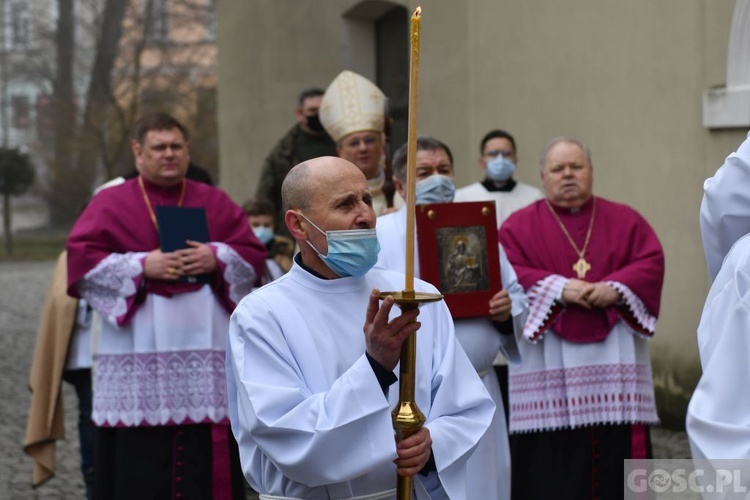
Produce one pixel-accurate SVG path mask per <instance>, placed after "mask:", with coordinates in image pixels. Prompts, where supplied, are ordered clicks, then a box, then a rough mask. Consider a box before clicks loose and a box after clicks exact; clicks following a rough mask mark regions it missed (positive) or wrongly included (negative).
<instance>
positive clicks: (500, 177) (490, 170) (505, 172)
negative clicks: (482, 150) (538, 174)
mask: <svg viewBox="0 0 750 500" xmlns="http://www.w3.org/2000/svg"><path fill="white" fill-rule="evenodd" d="M515 171H516V164H515V163H513V160H511V159H510V158H505V157H504V156H503V155H500V154H499V155H497V156H496V157H495V158H490V159H489V160H487V177H489V178H490V179H492V180H493V181H507V180H508V179H510V178H511V177H513V173H514V172H515Z"/></svg>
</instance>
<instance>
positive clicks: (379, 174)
mask: <svg viewBox="0 0 750 500" xmlns="http://www.w3.org/2000/svg"><path fill="white" fill-rule="evenodd" d="M385 99H386V97H385V94H383V92H382V91H381V90H380V89H379V88H378V87H377V86H376V85H375V84H374V83H372V82H371V81H369V80H368V79H367V78H365V77H363V76H361V75H358V74H357V73H354V72H352V71H342V72H341V73H339V75H338V76H337V77H336V78H335V79H334V80H333V81H332V82H331V84H330V85H329V86H328V88H327V89H326V92H325V94H324V95H323V101H322V102H321V103H320V122H321V123H322V124H323V127H324V128H325V130H326V132H328V134H329V135H330V136H331V137H332V138H333V140H334V141H336V153H337V154H338V156H339V157H341V158H343V159H345V160H347V161H350V162H352V163H354V164H355V165H356V166H357V167H358V168H359V169H360V170H361V171H362V173H363V174H365V178H366V179H367V187H368V188H369V189H370V192H371V193H372V207H373V209H374V210H375V214H376V215H381V214H383V213H384V210H385V209H386V206H387V204H386V198H385V193H384V192H383V186H384V185H385V173H384V168H383V160H384V151H385V149H384V148H385V137H384V134H383V132H384V130H385ZM402 204H403V199H402V198H401V197H400V196H399V195H398V194H395V195H394V197H393V205H394V208H395V209H398V208H399V207H400V206H401V205H402Z"/></svg>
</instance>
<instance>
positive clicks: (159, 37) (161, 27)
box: [144, 0, 169, 42]
mask: <svg viewBox="0 0 750 500" xmlns="http://www.w3.org/2000/svg"><path fill="white" fill-rule="evenodd" d="M144 16H145V24H146V39H147V40H149V41H152V42H162V41H164V40H166V39H167V36H168V35H169V12H168V9H167V0H146V12H145V13H144Z"/></svg>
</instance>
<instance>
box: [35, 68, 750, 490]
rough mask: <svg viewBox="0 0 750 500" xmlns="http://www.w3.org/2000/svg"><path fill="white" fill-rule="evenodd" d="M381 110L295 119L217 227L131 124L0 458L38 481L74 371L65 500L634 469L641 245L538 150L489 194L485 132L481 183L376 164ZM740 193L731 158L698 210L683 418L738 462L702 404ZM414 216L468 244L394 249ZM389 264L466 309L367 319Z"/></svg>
mask: <svg viewBox="0 0 750 500" xmlns="http://www.w3.org/2000/svg"><path fill="white" fill-rule="evenodd" d="M386 100H387V98H386V96H385V95H384V94H383V92H382V91H381V90H380V89H379V88H378V87H377V86H376V85H375V84H373V83H372V82H370V81H369V80H367V79H366V78H364V77H362V76H361V75H358V74H356V73H353V72H351V71H343V72H342V73H341V74H339V75H338V76H337V77H336V78H335V79H334V80H333V81H332V82H331V83H330V85H328V87H327V88H326V89H325V90H323V89H316V88H311V89H308V90H305V91H303V92H302V93H301V95H300V96H299V99H298V102H297V106H296V117H297V122H296V124H295V125H294V126H293V127H292V128H291V129H290V130H289V132H288V133H286V134H285V135H284V137H283V138H282V139H281V140H280V141H279V142H278V144H276V145H275V146H274V148H273V149H272V150H271V152H270V153H269V155H268V157H267V159H266V161H265V163H264V165H263V168H262V171H261V178H260V180H259V183H258V186H257V190H256V192H255V197H254V199H252V200H249V201H248V202H247V203H245V205H244V206H243V207H240V206H239V205H237V204H236V203H234V202H233V201H232V200H231V199H230V198H229V196H227V195H226V194H225V193H224V192H223V191H221V190H220V189H218V188H216V187H214V186H212V185H210V183H206V182H201V181H200V180H195V179H194V178H193V176H192V175H190V171H189V169H188V165H189V162H190V153H189V151H190V148H189V144H190V143H189V140H190V137H189V131H188V130H187V129H186V128H185V127H184V126H183V125H182V124H181V123H180V122H179V121H178V120H176V119H175V118H174V117H172V116H171V115H169V114H165V113H154V114H150V115H146V116H143V117H142V118H141V119H140V120H139V122H138V124H137V126H136V129H135V131H134V134H133V139H132V150H133V155H134V158H135V167H136V169H137V175H134V176H132V177H131V178H128V179H120V180H118V181H117V182H114V183H108V186H107V187H106V188H104V189H100V190H98V191H97V192H96V194H95V195H94V196H92V198H91V200H90V201H89V203H88V204H87V206H86V207H85V209H84V210H83V212H82V213H81V215H80V217H79V219H78V220H77V222H76V224H75V226H74V227H73V229H72V231H71V233H70V236H69V238H68V241H67V251H66V252H65V253H64V254H63V255H62V256H61V258H60V259H59V261H58V265H57V267H56V271H55V277H54V279H53V281H52V283H51V285H50V291H49V294H48V297H47V302H46V304H45V310H44V314H43V320H42V324H41V325H40V330H39V338H38V342H37V350H36V353H35V359H34V365H33V367H32V377H31V387H32V391H33V397H32V406H31V411H30V415H29V423H28V428H27V435H26V439H25V443H24V446H25V451H26V452H27V453H28V454H29V455H30V456H32V458H33V459H34V462H35V469H34V483H35V484H41V483H42V482H44V481H46V480H47V479H49V478H50V477H52V475H53V474H54V452H55V440H56V439H59V438H61V437H62V434H61V426H62V422H61V419H62V413H61V411H60V408H61V406H60V405H61V400H60V398H61V394H60V380H62V379H63V378H65V380H72V377H73V374H75V373H78V374H80V370H81V369H84V370H86V371H85V372H83V373H84V374H85V375H84V377H83V378H88V388H87V389H86V388H85V386H84V385H82V386H81V387H83V389H81V391H80V392H79V398H80V399H81V401H85V394H86V391H88V395H89V396H88V406H87V405H85V404H81V406H80V411H81V421H82V427H81V429H82V430H81V452H82V466H81V468H82V472H83V474H84V478H85V480H86V485H87V497H88V498H96V499H106V500H110V499H132V498H154V499H162V498H181V499H208V498H213V499H243V498H245V496H246V495H247V488H248V485H249V487H250V488H252V489H253V490H254V491H256V492H257V493H258V494H259V495H260V498H261V499H268V500H270V499H329V498H330V499H370V500H374V499H390V498H396V495H397V478H398V477H407V478H411V479H410V482H408V483H406V484H409V487H410V488H412V491H411V492H410V493H409V494H410V495H413V498H416V499H418V500H426V499H448V498H450V499H479V498H481V499H509V498H514V499H517V500H518V499H520V500H523V499H549V498H571V499H584V498H591V499H594V498H603V499H610V498H621V497H622V496H623V491H624V488H623V485H624V478H623V460H625V459H646V458H651V457H652V451H651V442H650V435H649V427H650V426H653V425H656V424H658V423H659V418H658V415H657V412H656V405H655V398H654V387H653V382H652V373H651V364H650V359H649V351H648V343H649V339H650V338H651V337H652V336H653V335H654V333H655V327H656V322H657V318H658V314H659V307H660V299H661V291H662V283H663V279H664V253H663V250H662V247H661V244H660V243H659V240H658V238H657V236H656V234H655V232H654V230H653V229H652V228H651V226H650V225H649V223H648V222H647V221H646V220H645V219H644V218H643V217H642V216H641V215H640V214H639V213H638V212H637V211H636V210H634V209H633V208H631V207H629V206H627V205H624V204H622V203H618V202H616V201H612V200H608V199H605V198H602V197H599V196H596V195H594V193H593V178H594V169H593V163H592V157H591V152H590V150H589V148H588V147H587V146H586V145H585V144H584V143H583V142H582V141H581V140H579V139H577V138H573V137H557V138H553V139H551V140H550V141H549V143H548V144H547V145H546V146H545V147H544V149H543V151H542V153H541V155H540V159H539V164H538V168H539V175H540V180H541V185H542V188H543V190H541V191H540V190H538V189H536V188H534V187H532V186H529V185H526V184H524V183H521V182H519V181H517V180H515V178H514V174H515V171H516V168H517V164H518V156H517V147H516V141H515V139H514V137H513V136H512V135H511V134H510V133H508V132H507V131H505V130H500V129H495V130H491V131H489V132H488V133H486V134H485V136H484V137H483V138H482V139H481V141H479V144H478V146H479V148H478V149H479V151H478V157H479V160H478V167H475V168H477V169H478V171H479V169H481V173H482V177H483V178H482V180H481V181H479V182H476V183H473V184H470V185H468V186H465V187H462V188H460V189H456V186H455V173H456V171H455V168H456V165H455V164H454V158H453V153H452V151H451V148H450V146H449V142H450V141H449V140H446V138H436V137H428V136H420V137H418V138H417V140H416V147H415V149H416V154H415V156H414V158H409V151H408V147H407V145H406V144H404V145H402V146H401V147H399V148H397V149H396V151H395V152H394V154H392V155H391V154H390V151H387V148H386V145H387V140H386V137H385V133H386V131H387V130H386V129H387V127H388V117H387V116H386V114H385V113H384V109H386V108H387V106H386ZM410 162H411V163H413V166H414V172H413V175H414V177H415V185H414V191H413V193H407V191H408V187H409V182H408V178H409V175H412V173H409V172H407V170H408V168H407V167H408V166H410ZM527 168H533V167H531V166H530V165H529V166H527ZM744 182H748V183H750V139H749V140H748V141H746V142H745V143H744V144H743V145H742V146H741V147H740V149H739V150H738V151H737V153H736V154H734V155H732V156H730V157H729V158H728V159H727V162H726V164H725V165H724V166H723V167H722V168H721V169H720V170H719V172H718V173H717V175H716V176H715V177H714V178H713V179H709V180H708V181H707V182H706V186H705V190H706V194H705V197H704V201H703V205H702V207H701V227H702V232H703V239H704V246H705V249H706V255H707V261H708V265H709V269H710V272H711V276H712V279H713V280H714V285H713V287H712V288H711V292H710V294H709V297H708V301H707V304H706V311H704V315H703V317H702V319H701V324H700V327H699V330H698V341H699V346H700V350H701V359H702V363H703V369H704V375H703V378H702V379H701V382H700V384H699V386H698V389H697V390H696V393H695V395H694V397H693V400H692V402H691V404H690V408H689V415H688V430H689V432H690V438H691V445H692V450H693V454H694V455H695V456H698V457H705V458H744V457H749V456H750V451H749V450H750V439H747V437H746V432H747V431H746V429H748V428H750V422H748V420H749V419H750V398H743V397H739V398H738V397H737V394H736V393H735V392H730V391H726V390H722V386H731V385H732V383H733V382H734V383H736V380H737V379H743V377H744V379H747V378H749V377H750V371H748V368H747V366H748V364H747V363H744V362H743V361H745V359H744V358H745V356H744V354H745V353H746V352H747V346H750V343H748V342H747V341H746V340H744V339H745V337H746V336H745V335H744V330H743V326H744V325H747V324H748V322H747V321H748V320H747V311H748V310H750V309H748V308H747V307H743V306H744V299H745V297H746V296H747V295H748V294H747V293H744V292H745V291H747V290H750V271H748V270H747V269H748V265H750V264H748V262H749V259H750V257H748V256H749V255H750V240H747V239H746V238H745V235H746V234H747V233H748V232H750V217H749V216H750V194H748V193H750V190H747V189H743V187H744ZM412 196H413V197H414V203H415V204H416V208H417V210H422V209H423V208H424V207H429V206H430V205H431V206H433V207H442V206H443V205H444V204H449V203H452V204H454V205H450V210H451V211H455V213H463V212H462V211H463V210H464V207H467V206H469V205H471V204H472V203H476V202H482V203H489V204H490V206H491V207H492V209H491V210H490V211H489V212H484V215H487V214H488V213H489V216H490V217H492V219H490V220H489V222H484V223H482V222H481V221H479V222H478V221H477V220H474V219H472V220H467V221H466V222H465V223H462V224H460V225H458V226H456V225H455V224H454V225H453V226H451V227H448V226H445V227H443V228H441V229H437V230H435V231H436V234H435V235H433V236H435V237H433V238H427V239H424V238H422V237H420V234H421V235H424V234H426V229H424V228H423V230H422V231H420V229H419V227H417V228H413V227H412V226H411V225H409V223H408V222H409V221H408V219H409V214H408V210H407V205H408V204H407V203H406V201H405V200H407V199H409V198H410V197H412ZM466 213H468V212H466ZM482 224H484V225H482ZM487 227H489V228H490V229H489V230H488V231H487V230H485V228H487ZM409 230H411V231H413V234H407V232H408V231H409ZM175 240H176V246H175ZM409 241H412V242H413V243H414V247H415V248H416V250H415V251H414V254H416V255H418V256H419V257H418V258H417V259H416V262H415V263H414V266H413V269H412V270H411V272H413V274H414V275H415V280H414V290H415V291H416V292H426V293H433V294H440V293H443V294H444V295H449V294H455V295H460V294H461V293H474V294H475V295H471V297H479V298H476V299H471V300H474V301H479V302H477V303H475V304H472V308H471V311H473V312H471V313H468V312H467V310H464V309H463V308H465V307H466V304H467V301H466V300H463V301H461V300H452V301H448V300H444V301H435V302H430V303H425V304H422V305H421V306H420V307H418V308H413V307H404V308H403V309H402V308H401V307H400V304H398V303H396V301H395V300H394V298H393V297H392V296H389V295H387V294H385V295H382V296H381V293H380V292H381V291H398V290H401V289H403V288H404V282H405V281H404V280H405V273H408V272H410V269H409V267H410V266H409V265H408V263H407V255H409V253H408V251H407V246H408V243H409ZM435 242H437V243H435ZM170 245H171V246H170ZM430 245H432V246H434V247H435V248H428V246H430ZM420 246H421V248H420ZM495 247H497V248H495ZM430 252H433V253H434V254H435V258H434V259H428V260H423V258H422V256H423V255H429V254H430ZM488 256H495V257H488ZM488 258H494V259H497V260H498V261H499V262H497V263H495V262H493V263H491V264H492V265H489V263H488V262H487V261H488ZM433 261H434V262H437V263H438V264H437V269H438V270H437V272H436V273H435V272H431V271H430V270H429V269H428V267H429V266H432V265H433V264H434V262H433ZM722 262H723V265H722ZM441 266H442V267H441ZM489 269H493V270H498V269H499V277H498V279H497V280H493V279H489V278H487V274H488V272H489V271H488V270H489ZM441 273H442V274H441ZM435 275H437V276H438V278H435ZM420 278H425V279H420ZM428 278H429V279H428ZM488 282H489V283H497V286H496V287H495V288H494V289H490V288H488V284H487V283H488ZM745 285H748V286H747V288H745ZM451 298H453V297H451ZM446 299H447V298H446ZM476 311H479V312H478V313H477V312H476ZM417 332H418V333H417ZM415 334H416V339H417V340H416V349H415V353H414V356H415V360H416V363H415V366H416V368H415V370H416V372H415V387H414V391H413V392H414V394H413V398H414V402H415V403H416V405H417V406H418V408H419V409H420V411H421V412H422V413H423V414H424V424H423V425H422V426H421V427H420V428H419V429H418V430H416V431H415V432H413V433H409V434H408V435H404V436H398V438H397V437H396V436H395V435H394V424H393V421H392V415H391V413H392V410H393V409H394V408H395V407H397V406H398V404H399V396H400V394H399V384H398V383H397V382H399V375H397V374H398V373H400V372H399V370H398V367H399V364H400V362H401V360H402V358H401V356H402V346H403V345H404V343H405V342H407V339H410V338H413V337H412V336H413V335H415ZM92 345H93V346H94V347H93V349H92ZM739 347H742V349H740V348H739ZM50 366H53V367H54V369H50V368H49V367H50ZM92 367H93V369H92ZM740 367H741V368H742V370H740V369H739V368H740ZM743 374H744V375H743ZM92 377H93V383H92ZM92 385H93V389H92V388H91V387H92ZM77 387H78V386H77ZM92 424H93V425H92ZM86 425H88V427H86ZM84 429H86V430H85V432H84ZM84 436H86V439H85V440H84ZM84 441H85V442H84ZM540 471H543V474H544V476H545V478H544V480H540ZM399 484H401V483H399ZM561 492H565V493H564V494H562V496H561Z"/></svg>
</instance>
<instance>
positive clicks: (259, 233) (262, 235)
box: [253, 226, 273, 245]
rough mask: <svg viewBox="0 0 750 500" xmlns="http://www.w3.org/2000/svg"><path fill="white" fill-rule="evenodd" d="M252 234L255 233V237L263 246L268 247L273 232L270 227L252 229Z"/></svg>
mask: <svg viewBox="0 0 750 500" xmlns="http://www.w3.org/2000/svg"><path fill="white" fill-rule="evenodd" d="M253 232H254V233H255V236H256V237H257V238H258V239H259V240H260V241H262V242H263V244H264V245H268V243H269V242H270V241H271V240H272V239H273V230H272V229H271V228H270V227H266V226H258V227H254V228H253Z"/></svg>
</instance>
